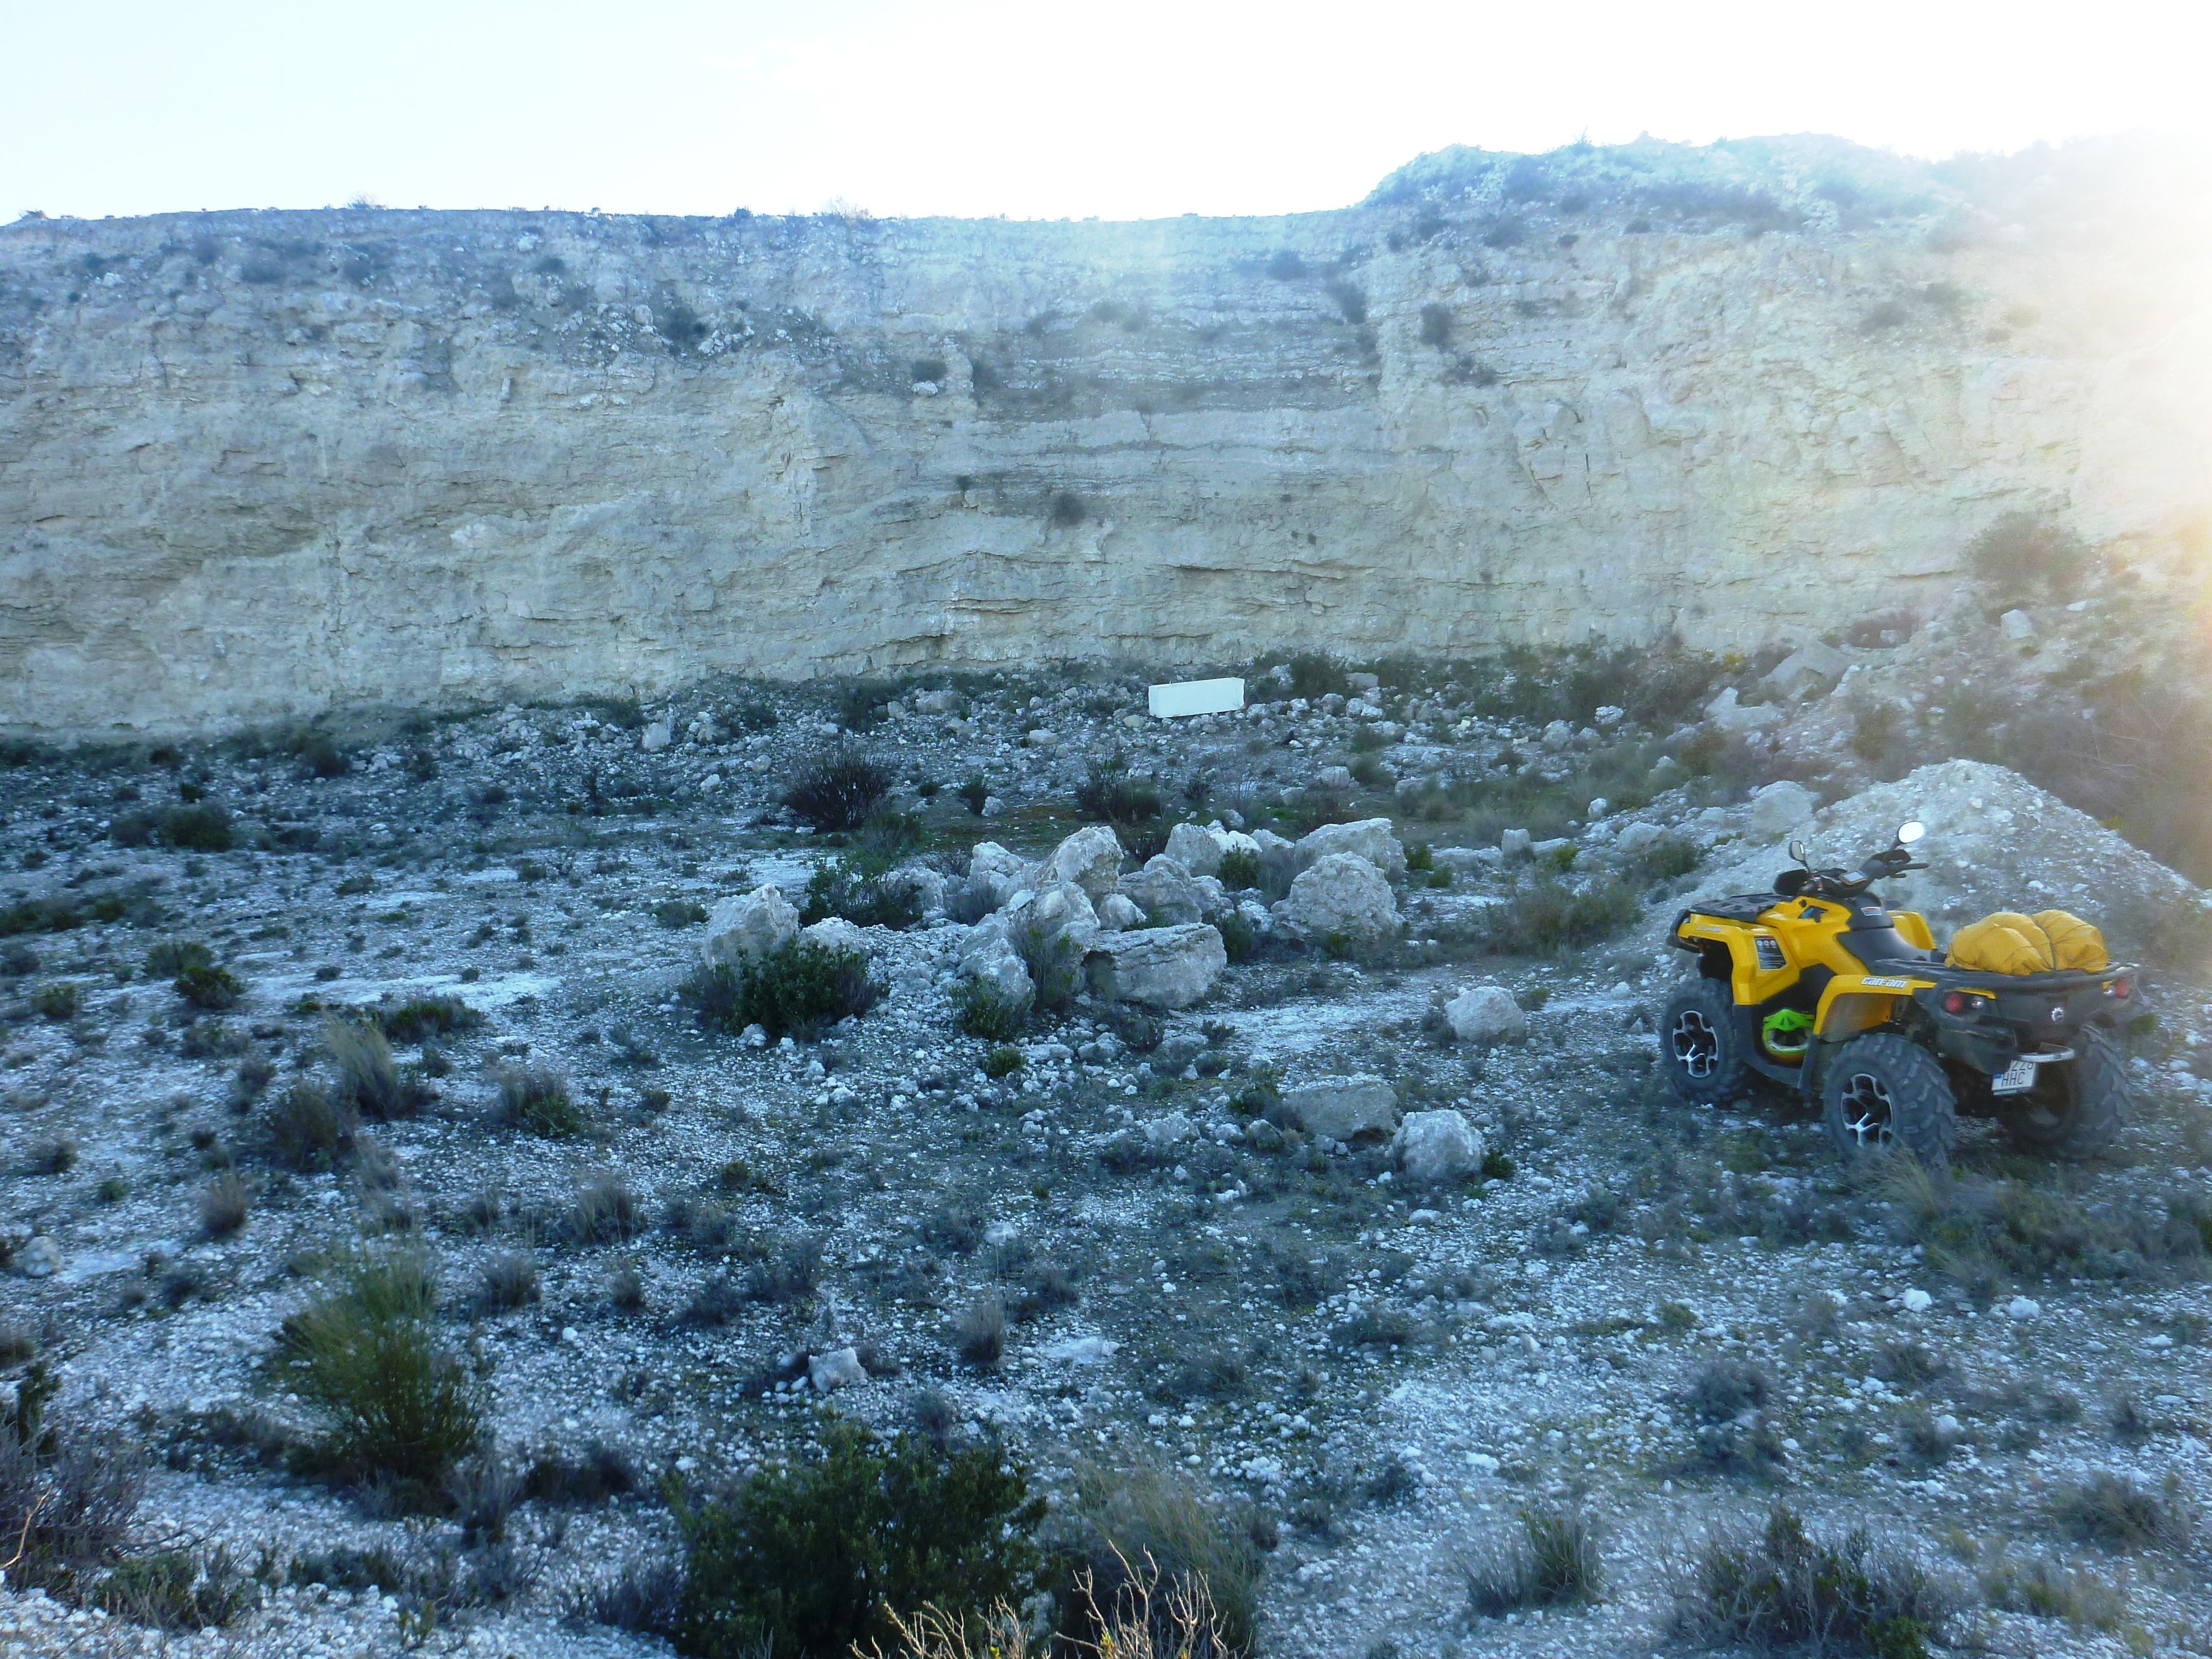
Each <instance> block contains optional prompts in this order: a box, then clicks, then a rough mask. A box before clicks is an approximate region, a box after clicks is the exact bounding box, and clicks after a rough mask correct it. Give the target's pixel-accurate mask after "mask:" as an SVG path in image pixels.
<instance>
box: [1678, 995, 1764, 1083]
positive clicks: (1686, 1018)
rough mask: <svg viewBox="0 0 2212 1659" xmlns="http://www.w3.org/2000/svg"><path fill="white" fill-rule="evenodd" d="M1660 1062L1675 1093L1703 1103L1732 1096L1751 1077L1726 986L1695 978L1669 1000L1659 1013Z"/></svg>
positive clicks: (1733, 1003) (1732, 1000) (1733, 1006)
mask: <svg viewBox="0 0 2212 1659" xmlns="http://www.w3.org/2000/svg"><path fill="white" fill-rule="evenodd" d="M1659 1063H1660V1064H1661V1065H1662V1066H1665V1067H1666V1068H1667V1078H1668V1081H1669V1082H1671V1083H1672V1084H1673V1085H1674V1092H1675V1093H1676V1094H1678V1095H1680V1096H1681V1097H1682V1098H1683V1099H1685V1100H1687V1101H1692V1102H1694V1103H1697V1104H1699V1105H1701V1106H1714V1105H1717V1104H1719V1103H1721V1102H1722V1101H1724V1100H1734V1099H1735V1097H1737V1096H1739V1095H1741V1093H1743V1091H1744V1086H1745V1085H1746V1084H1747V1083H1748V1082H1749V1081H1750V1078H1751V1068H1750V1067H1749V1066H1746V1065H1745V1064H1744V1063H1743V1044H1742V1040H1741V1038H1740V1037H1739V1036H1737V1035H1736V1018H1735V1000H1734V999H1732V998H1731V997H1730V996H1729V987H1728V986H1727V984H1726V983H1725V982H1724V981H1721V980H1717V979H1695V980H1692V981H1690V982H1689V983H1688V984H1686V985H1685V986H1683V987H1680V989H1678V990H1677V991H1676V992H1675V993H1674V995H1672V996H1670V997H1668V999H1667V1006H1665V1008H1663V1009H1662V1011H1661V1012H1660V1015H1659Z"/></svg>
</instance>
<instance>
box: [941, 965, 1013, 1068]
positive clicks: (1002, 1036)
mask: <svg viewBox="0 0 2212 1659" xmlns="http://www.w3.org/2000/svg"><path fill="white" fill-rule="evenodd" d="M952 1022H953V1024H956V1025H957V1026H958V1027H959V1028H960V1029H961V1030H963V1031H964V1032H966V1033H967V1034H968V1035H969V1036H972V1037H981V1038H982V1039H983V1040H984V1041H985V1042H1010V1041H1012V1039H1013V1038H1015V1037H1018V1036H1020V1035H1021V1034H1022V1031H1023V1030H1024V1028H1025V1027H1026V1026H1027V1025H1028V1024H1029V1010H1028V1008H1027V1007H1025V1006H1020V1005H1018V1004H1014V1003H1010V1002H1006V1001H1005V1000H1002V999H1001V998H1000V996H999V994H997V993H996V992H995V991H994V990H992V989H991V987H989V986H987V985H986V984H984V983H983V981H981V980H980V979H963V980H962V981H960V982H959V983H958V984H957V985H956V986H954V987H952ZM1017 1052H1018V1051H1017Z"/></svg>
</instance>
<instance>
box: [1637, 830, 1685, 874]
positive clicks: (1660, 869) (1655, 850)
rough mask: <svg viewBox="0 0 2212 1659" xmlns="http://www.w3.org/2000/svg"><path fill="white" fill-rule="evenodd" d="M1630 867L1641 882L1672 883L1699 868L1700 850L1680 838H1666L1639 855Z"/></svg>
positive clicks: (1652, 844)
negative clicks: (1678, 877)
mask: <svg viewBox="0 0 2212 1659" xmlns="http://www.w3.org/2000/svg"><path fill="white" fill-rule="evenodd" d="M1630 867H1631V868H1632V869H1633V870H1634V871H1635V872H1636V876H1637V878H1638V880H1640V881H1672V880H1674V878H1676V877H1677V876H1686V875H1688V874H1689V873H1690V872H1691V871H1692V870H1694V869H1696V868H1697V867H1698V849H1697V848H1696V846H1695V845H1693V844H1692V842H1689V841H1688V840H1687V839H1686V838H1685V837H1683V836H1662V837H1661V838H1660V839H1659V840H1657V841H1655V842H1652V843H1651V845H1650V846H1649V847H1647V848H1644V850H1643V851H1642V852H1640V853H1638V854H1637V855H1636V857H1635V858H1634V860H1632V862H1631V866H1630Z"/></svg>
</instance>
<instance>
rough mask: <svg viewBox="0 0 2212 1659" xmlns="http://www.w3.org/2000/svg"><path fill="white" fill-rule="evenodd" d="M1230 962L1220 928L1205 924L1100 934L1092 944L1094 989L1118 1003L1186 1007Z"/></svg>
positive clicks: (1089, 967)
mask: <svg viewBox="0 0 2212 1659" xmlns="http://www.w3.org/2000/svg"><path fill="white" fill-rule="evenodd" d="M1228 965H1229V951H1228V950H1227V948H1226V947H1225V946H1224V945H1223V944H1222V942H1221V934H1220V933H1219V932H1218V930H1217V929H1215V928H1213V927H1210V926H1208V925H1207V924H1206V923H1205V922H1202V921H1200V922H1189V923H1186V924H1185V925H1183V926H1182V927H1146V928H1142V929H1139V930H1136V931H1133V932H1126V933H1101V934H1099V935H1098V936H1097V939H1094V940H1093V942H1092V945H1091V956H1090V959H1089V962H1088V964H1087V966H1088V969H1089V971H1090V975H1091V989H1092V990H1093V991H1094V992H1096V993H1097V994H1098V995H1100V996H1102V997H1104V998H1106V999H1107V1000H1109V1001H1114V1002H1141V1003H1146V1004H1149V1005H1150V1006H1153V1007H1156V1008H1187V1007H1188V1006H1190V1005H1191V1004H1192V1003H1194V1002H1195V1001H1197V1000H1199V999H1200V997H1202V996H1204V995H1205V994H1206V993H1207V992H1208V991H1210V990H1212V988H1213V982H1214V981H1215V980H1217V979H1218V978H1220V977H1221V970H1222V969H1225V968H1226V967H1227V966H1228Z"/></svg>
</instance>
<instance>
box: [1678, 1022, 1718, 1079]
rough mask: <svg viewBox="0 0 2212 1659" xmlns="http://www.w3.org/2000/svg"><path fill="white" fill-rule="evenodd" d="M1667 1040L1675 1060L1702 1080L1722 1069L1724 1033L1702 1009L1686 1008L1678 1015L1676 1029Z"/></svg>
mask: <svg viewBox="0 0 2212 1659" xmlns="http://www.w3.org/2000/svg"><path fill="white" fill-rule="evenodd" d="M1667 1041H1668V1047H1669V1048H1671V1049H1672V1050H1673V1051H1674V1063H1675V1064H1676V1065H1677V1066H1680V1067H1681V1068H1682V1069H1683V1071H1685V1072H1686V1073H1689V1075H1690V1076H1691V1077H1692V1078H1694V1079H1697V1080H1698V1081H1699V1082H1700V1083H1702V1082H1704V1081H1705V1079H1707V1078H1709V1077H1711V1075H1712V1074H1713V1073H1715V1072H1717V1071H1718V1070H1720V1068H1721V1034H1720V1033H1719V1032H1718V1031H1716V1030H1713V1023H1712V1021H1711V1020H1709V1019H1707V1018H1705V1014H1704V1012H1702V1011H1701V1010H1699V1009H1696V1008H1685V1009H1683V1010H1682V1012H1680V1013H1679V1014H1677V1015H1675V1016H1674V1030H1672V1031H1671V1032H1669V1033H1668V1038H1667Z"/></svg>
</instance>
